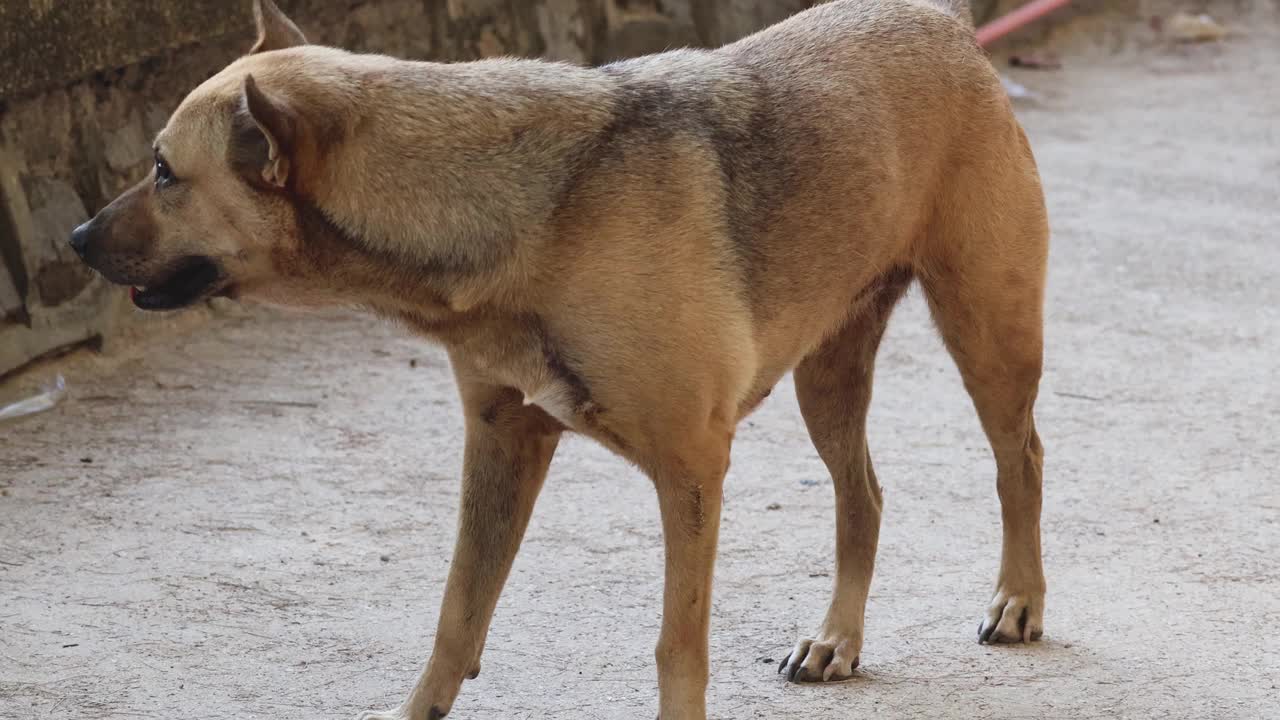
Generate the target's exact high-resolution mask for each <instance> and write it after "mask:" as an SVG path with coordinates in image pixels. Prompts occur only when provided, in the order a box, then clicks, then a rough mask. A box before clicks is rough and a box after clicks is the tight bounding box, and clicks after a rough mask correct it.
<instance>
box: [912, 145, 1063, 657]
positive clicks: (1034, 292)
mask: <svg viewBox="0 0 1280 720" xmlns="http://www.w3.org/2000/svg"><path fill="white" fill-rule="evenodd" d="M1010 122H1011V123H1012V121H1010ZM1015 131H1016V132H1015ZM1010 135H1011V137H1008V138H1006V139H1005V141H1004V142H1000V143H998V145H997V147H995V148H993V150H992V151H991V152H990V153H988V155H987V156H986V157H985V159H984V161H983V162H981V163H975V164H973V165H971V166H969V167H968V168H966V170H967V172H961V173H957V176H956V177H955V178H954V179H953V182H951V183H950V195H949V197H948V198H947V202H946V203H944V204H943V205H942V206H941V213H940V215H941V217H940V218H939V222H938V224H937V232H936V233H935V235H934V236H933V237H931V239H930V244H929V246H928V247H927V248H926V250H925V252H924V253H923V254H922V256H921V258H920V261H919V263H918V265H919V266H918V267H917V272H918V274H919V276H920V281H921V284H922V285H923V286H924V289H925V295H926V297H927V298H928V301H929V307H930V310H931V311H932V313H933V317H934V321H935V322H936V323H937V326H938V329H939V331H940V332H941V334H942V339H943V341H944V342H945V343H946V346H947V349H948V350H950V352H951V355H952V357H953V358H954V359H955V361H956V364H957V365H958V366H959V369H960V375H961V377H962V378H963V380H964V385H965V388H966V389H967V390H968V391H969V395H970V396H971V397H972V398H973V403H974V406H975V408H976V409H977V412H978V417H979V419H980V420H981V422H982V428H983V430H984V431H985V432H986V435H987V438H988V440H989V441H990V443H991V449H992V451H993V453H994V455H995V461H996V472H997V477H996V487H997V490H998V494H999V497H1000V509H1001V516H1002V520H1003V526H1004V541H1003V551H1002V555H1001V560H1000V574H999V577H998V579H997V581H996V586H995V592H994V595H993V597H992V600H991V602H990V604H989V605H988V607H987V610H986V613H985V616H984V617H983V619H982V622H981V623H980V625H979V627H978V637H979V640H980V641H981V642H988V641H990V642H1019V641H1021V642H1027V641H1031V640H1036V639H1038V638H1039V637H1040V635H1041V633H1042V632H1043V631H1044V596H1045V579H1044V569H1043V567H1042V564H1041V558H1040V504H1041V484H1042V477H1041V473H1042V463H1043V457H1044V451H1043V448H1042V446H1041V444H1040V438H1039V436H1038V435H1037V434H1036V428H1035V422H1034V420H1033V418H1032V408H1033V406H1034V405H1035V400H1036V393H1037V389H1038V387H1039V383H1040V372H1041V367H1042V363H1043V350H1042V346H1043V335H1044V329H1043V324H1044V320H1043V304H1044V286H1045V266H1046V264H1047V259H1048V258H1047V256H1048V235H1049V231H1048V222H1047V219H1046V215H1045V209H1044V198H1043V194H1042V192H1041V189H1040V184H1039V181H1038V179H1037V177H1036V169H1035V163H1034V160H1032V158H1031V151H1030V149H1029V148H1028V147H1027V144H1026V138H1025V136H1023V135H1022V133H1021V130H1020V129H1018V128H1016V125H1015V126H1014V127H1013V128H1012V129H1011V131H1010Z"/></svg>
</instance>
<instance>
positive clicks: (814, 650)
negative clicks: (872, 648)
mask: <svg viewBox="0 0 1280 720" xmlns="http://www.w3.org/2000/svg"><path fill="white" fill-rule="evenodd" d="M860 648H861V643H859V642H856V641H855V640H854V639H853V638H850V637H840V636H839V635H835V634H832V635H830V636H827V635H826V634H825V633H824V634H823V636H822V637H821V639H818V640H809V639H804V640H801V641H800V642H798V643H796V646H795V648H794V649H793V650H792V651H791V653H790V654H788V655H787V656H786V657H785V658H783V659H782V662H781V663H779V664H778V672H779V673H781V674H783V675H786V676H787V680H790V681H791V682H798V683H803V682H834V681H836V680H848V679H849V678H850V677H852V676H853V671H854V669H855V668H857V667H858V661H859V660H860V658H859V652H860Z"/></svg>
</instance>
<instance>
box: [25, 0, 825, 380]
mask: <svg viewBox="0 0 1280 720" xmlns="http://www.w3.org/2000/svg"><path fill="white" fill-rule="evenodd" d="M279 4H280V5H281V7H283V8H284V9H285V10H286V11H287V12H289V13H290V15H291V16H292V17H293V18H294V19H295V20H296V21H297V22H298V24H299V25H300V26H301V27H302V29H303V31H304V32H306V33H307V35H308V36H309V37H310V38H311V39H312V40H313V41H316V42H321V43H326V44H332V45H338V46H342V47H346V48H349V49H351V50H357V51H376V52H383V53H388V54H392V55H396V56H400V57H405V58H417V59H428V60H468V59H474V58H478V57H484V56H490V55H498V54H515V55H524V56H544V57H550V58H555V59H559V60H568V61H572V62H579V63H600V62H605V61H608V60H612V59H617V58H619V57H623V56H630V55H636V54H643V53H647V52H656V51H660V50H663V49H665V48H669V47H678V46H682V45H716V44H721V43H724V42H727V41H730V40H733V39H735V38H737V37H739V36H742V35H744V34H747V33H749V32H751V31H753V30H755V29H757V28H759V27H762V26H764V25H768V24H770V23H773V22H776V21H778V20H781V19H782V18H784V17H786V16H788V15H790V14H792V13H794V12H796V11H798V10H801V9H803V8H805V7H807V6H809V5H810V4H812V2H811V0H279ZM250 8H251V6H250V2H249V0H185V1H177V0H128V1H126V2H112V3H104V2H101V1H100V0H5V1H4V2H0V376H2V375H4V374H5V373H8V372H10V371H12V370H13V369H15V368H17V367H20V366H22V365H23V364H25V363H27V362H29V361H30V360H31V359H33V358H37V357H40V356H42V355H45V354H47V353H50V352H53V351H56V350H58V349H60V348H65V347H69V346H72V345H76V344H79V343H85V342H98V341H100V340H101V339H102V338H103V337H105V336H109V335H110V334H111V333H112V331H113V328H114V327H116V325H117V324H118V322H119V321H120V320H121V319H127V318H129V317H130V316H131V313H130V312H129V311H128V310H127V309H126V308H125V307H124V305H125V304H126V303H122V302H121V300H122V298H123V295H124V294H123V293H121V292H119V291H113V290H111V289H110V288H108V287H107V286H106V285H105V283H104V282H103V281H102V280H101V279H100V278H97V277H96V276H94V275H93V274H92V273H90V272H89V271H88V270H87V269H86V268H84V267H83V266H82V265H81V264H80V262H79V261H78V260H77V259H76V258H75V256H74V254H73V253H72V252H71V251H70V248H69V247H68V246H67V242H66V239H67V237H68V234H69V233H70V232H71V230H72V228H74V227H75V226H76V225H78V224H79V223H81V222H83V221H84V220H85V219H87V218H88V217H90V216H91V215H92V214H93V213H95V212H97V210H98V209H99V208H101V207H102V206H103V205H105V204H106V203H107V202H109V201H110V200H111V199H112V198H114V197H115V196H116V195H117V194H118V193H119V192H121V191H122V190H123V189H125V188H126V187H128V186H129V185H130V184H131V183H133V182H136V181H137V179H138V178H140V177H142V176H143V175H145V174H146V172H147V171H148V165H149V161H150V150H149V148H150V138H151V137H152V136H153V135H154V134H155V133H156V132H157V131H158V130H159V129H160V128H161V126H162V125H163V124H164V122H165V119H166V118H167V117H168V115H169V113H170V112H171V111H172V110H173V108H174V107H176V105H177V104H178V102H179V101H180V100H181V99H182V97H183V96H184V95H185V94H186V93H187V92H188V91H189V90H190V89H191V88H193V87H195V85H196V84H198V83H199V82H200V81H201V80H203V79H205V78H206V77H208V76H209V75H211V74H213V73H214V72H216V71H218V70H219V69H220V68H222V67H223V66H224V65H225V64H226V63H227V62H229V61H230V60H232V59H234V58H235V57H237V56H238V55H239V54H240V53H242V52H244V51H245V50H246V49H247V48H248V46H249V45H251V44H252V41H253V37H252V35H253V32H252V26H253V21H252V16H251V9H250Z"/></svg>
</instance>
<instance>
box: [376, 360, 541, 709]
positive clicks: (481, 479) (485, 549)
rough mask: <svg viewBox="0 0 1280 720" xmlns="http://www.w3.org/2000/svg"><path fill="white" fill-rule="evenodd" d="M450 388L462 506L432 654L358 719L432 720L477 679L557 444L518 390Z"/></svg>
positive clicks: (463, 382) (467, 384)
mask: <svg viewBox="0 0 1280 720" xmlns="http://www.w3.org/2000/svg"><path fill="white" fill-rule="evenodd" d="M455 367H456V365H455ZM458 382H459V386H460V388H461V391H462V400H463V406H464V408H465V409H466V415H467V419H466V422H467V441H466V455H465V459H464V462H463V484H462V507H461V510H460V512H459V520H458V542H457V545H456V547H455V548H454V554H453V565H452V567H451V568H450V570H449V580H448V584H447V586H446V587H445V593H444V602H443V605H442V607H441V609H440V622H439V625H438V626H437V629H436V642H435V649H434V650H433V651H432V654H431V660H430V661H429V662H428V663H427V667H426V670H424V671H423V673H422V676H421V677H420V678H419V680H418V684H417V685H416V686H415V687H414V689H413V693H412V694H411V695H410V696H409V699H408V700H406V701H405V703H404V704H403V705H401V706H400V708H399V709H398V710H396V711H393V712H390V713H366V714H364V715H362V716H361V718H362V720H439V718H443V717H444V716H445V715H447V714H448V713H449V710H450V709H451V708H452V707H453V701H454V699H455V698H456V697H457V695H458V690H459V689H460V688H461V686H462V681H463V679H464V678H474V677H475V676H476V675H477V674H479V672H480V652H481V650H483V648H484V642H485V635H486V634H487V633H488V631H489V620H490V619H491V618H492V616H493V609H494V607H495V606H496V605H497V603H498V595H499V593H501V591H502V585H503V583H504V582H506V579H507V573H508V572H509V571H510V570H511V563H512V561H514V560H515V556H516V550H517V549H519V547H520V541H521V539H522V538H523V537H524V531H525V528H526V527H527V526H528V524H529V516H530V515H531V514H532V512H533V504H534V501H535V500H536V499H537V497H538V491H539V490H540V489H541V488H542V481H543V479H544V478H545V477H546V473H547V466H548V465H549V464H550V462H551V456H552V454H553V453H554V452H555V448H556V443H557V442H558V441H559V438H560V433H561V427H560V425H559V424H558V423H557V422H556V421H555V420H553V419H552V418H551V417H550V416H548V415H547V414H546V413H544V412H543V411H542V410H539V409H538V408H537V407H535V406H527V405H524V404H523V398H524V396H523V395H521V394H520V393H519V392H518V391H516V390H513V389H510V388H500V387H494V386H491V385H486V384H483V383H480V382H475V381H472V380H469V379H467V378H466V377H465V374H464V373H463V372H462V371H461V370H460V369H459V372H458Z"/></svg>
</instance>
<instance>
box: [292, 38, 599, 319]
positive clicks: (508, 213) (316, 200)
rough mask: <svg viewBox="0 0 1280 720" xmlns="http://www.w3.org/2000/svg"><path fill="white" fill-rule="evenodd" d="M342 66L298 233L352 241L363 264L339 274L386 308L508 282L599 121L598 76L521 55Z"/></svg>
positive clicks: (474, 299) (525, 269)
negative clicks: (343, 81) (337, 127)
mask: <svg viewBox="0 0 1280 720" xmlns="http://www.w3.org/2000/svg"><path fill="white" fill-rule="evenodd" d="M342 62H343V63H344V67H343V71H344V72H345V73H346V77H348V78H349V84H348V85H347V86H346V87H345V88H344V89H343V92H342V93H340V94H337V93H335V97H334V99H333V102H335V103H339V104H340V105H341V106H340V107H335V108H328V109H326V112H332V113H345V116H346V120H345V123H344V124H345V128H344V132H343V137H342V138H341V140H340V141H338V142H334V143H333V144H332V145H331V146H330V147H329V148H328V151H327V152H326V153H325V154H324V156H323V157H322V159H321V160H320V161H319V163H318V165H317V167H315V168H314V170H313V173H314V174H313V175H312V176H311V177H309V178H308V180H307V182H306V183H305V186H306V189H305V193H304V195H305V201H304V202H302V203H300V208H301V210H300V218H302V219H304V220H305V222H306V223H307V227H308V228H309V230H308V231H307V232H309V233H317V234H319V235H322V236H324V237H327V238H331V239H333V240H334V241H335V242H338V243H354V245H355V246H356V247H357V248H358V249H359V250H360V255H361V257H362V258H363V259H364V261H363V262H351V259H350V258H348V259H347V265H348V267H347V268H345V269H344V270H343V272H344V273H356V274H359V275H362V276H363V277H362V279H361V282H363V283H364V284H365V285H366V290H367V292H368V293H369V294H370V295H371V296H373V297H374V298H376V299H371V300H370V301H369V304H371V305H374V306H375V307H377V308H378V309H379V310H380V311H381V312H384V313H386V314H396V313H398V312H402V311H405V307H404V305H405V301H406V300H408V301H410V302H411V303H413V304H415V305H419V306H421V308H422V313H421V316H423V317H425V318H428V319H429V321H430V322H435V321H437V320H440V319H442V315H443V314H447V313H449V312H464V311H467V310H470V309H472V308H474V307H476V306H477V305H479V304H481V303H488V302H492V301H494V300H496V299H498V296H500V295H503V294H505V295H506V296H508V298H509V297H510V296H511V295H512V294H513V293H516V292H518V291H519V287H520V285H521V283H522V282H527V281H529V279H530V277H529V276H530V268H535V267H536V266H537V261H536V260H537V255H538V254H539V252H541V249H542V248H543V247H544V246H545V245H546V243H548V242H549V241H550V240H552V239H553V236H554V232H553V225H554V220H555V216H556V213H557V210H558V208H559V207H560V206H561V204H562V203H563V202H564V199H565V196H566V194H567V193H568V192H569V191H570V189H571V185H572V183H573V182H574V180H575V177H576V173H577V168H578V166H580V165H581V163H582V161H583V156H584V153H586V152H588V148H587V147H586V146H589V145H590V144H591V140H592V138H594V137H595V136H596V135H597V134H598V133H599V132H600V131H601V129H602V128H604V127H606V126H607V124H608V122H609V118H610V110H609V103H608V101H607V98H604V99H602V96H604V95H607V93H608V92H609V81H608V79H607V78H606V77H605V76H603V75H602V74H601V73H599V72H598V71H595V70H590V69H585V68H570V67H568V66H552V65H550V64H547V63H541V62H534V61H515V60H501V61H482V62H476V63H461V64H455V65H440V64H435V63H411V62H401V61H395V60H391V59H389V58H380V57H378V58H371V57H369V56H345V59H343V60H342ZM321 246H322V247H328V248H329V249H328V250H325V251H323V252H328V253H332V252H334V251H335V248H336V246H330V245H324V244H321ZM316 259H317V260H321V259H323V258H316ZM330 259H332V258H330ZM379 273H380V274H379ZM351 279H352V280H355V279H356V278H354V277H353V278H351Z"/></svg>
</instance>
